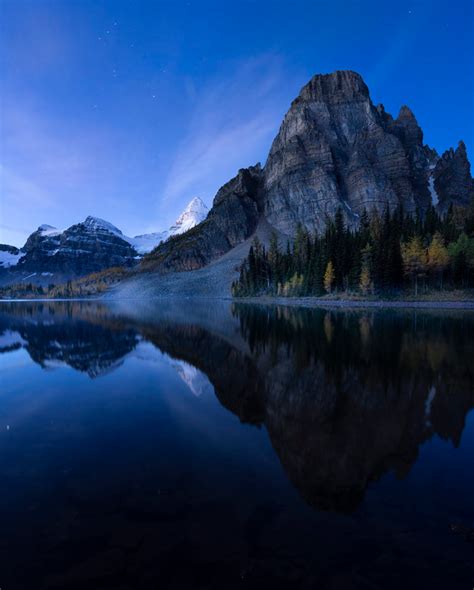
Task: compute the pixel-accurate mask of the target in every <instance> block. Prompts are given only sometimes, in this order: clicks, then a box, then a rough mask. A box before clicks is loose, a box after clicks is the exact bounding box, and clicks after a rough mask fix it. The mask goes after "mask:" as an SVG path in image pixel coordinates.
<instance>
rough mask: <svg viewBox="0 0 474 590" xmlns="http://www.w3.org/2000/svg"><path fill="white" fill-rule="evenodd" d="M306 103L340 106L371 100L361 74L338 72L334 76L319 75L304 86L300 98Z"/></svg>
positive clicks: (345, 71)
mask: <svg viewBox="0 0 474 590" xmlns="http://www.w3.org/2000/svg"><path fill="white" fill-rule="evenodd" d="M298 98H299V99H301V100H304V101H314V102H324V103H327V104H340V103H346V102H354V101H365V100H368V99H369V89H368V88H367V85H366V84H365V82H364V80H363V79H362V77H361V76H360V74H358V73H356V72H353V71H351V70H338V71H336V72H333V73H332V74H317V75H316V76H313V78H311V80H310V81H309V82H308V83H307V84H306V86H303V88H302V90H301V92H300V95H299V97H298Z"/></svg>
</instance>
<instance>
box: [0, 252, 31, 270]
mask: <svg viewBox="0 0 474 590" xmlns="http://www.w3.org/2000/svg"><path fill="white" fill-rule="evenodd" d="M24 255H25V253H24V252H21V251H20V250H18V249H17V248H12V249H11V250H10V249H9V250H2V249H0V268H9V267H10V266H15V265H16V263H17V262H18V261H19V260H20V258H21V257H22V256H24Z"/></svg>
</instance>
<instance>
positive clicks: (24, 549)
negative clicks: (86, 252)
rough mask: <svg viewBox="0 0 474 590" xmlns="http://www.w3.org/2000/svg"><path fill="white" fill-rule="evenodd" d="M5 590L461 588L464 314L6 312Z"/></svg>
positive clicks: (469, 530)
mask: <svg viewBox="0 0 474 590" xmlns="http://www.w3.org/2000/svg"><path fill="white" fill-rule="evenodd" d="M0 334H1V336H0V353H1V354H0V371H1V374H0V379H1V392H0V395H1V396H0V482H1V494H0V527H1V529H0V532H1V534H0V588H2V590H16V589H21V590H23V589H25V590H26V589H27V590H29V589H35V590H38V589H39V590H42V589H43V588H57V589H64V588H77V589H79V588H80V589H88V590H96V589H97V590H100V589H114V590H125V589H135V588H139V589H141V588H147V589H148V588H150V589H155V588H159V589H166V588H170V589H181V588H183V589H194V588H215V589H219V590H221V589H224V590H225V589H233V588H259V589H262V588H304V589H307V588H317V589H339V588H341V589H351V588H357V589H358V588H361V589H374V588H383V589H384V590H385V589H392V588H393V589H395V588H397V589H400V588H429V589H433V588H443V589H444V588H460V589H462V588H466V589H469V590H470V589H471V588H472V587H473V586H474V493H473V490H474V469H473V456H474V412H472V411H471V410H472V409H473V408H474V314H472V313H471V314H470V313H467V312H465V313H462V312H446V313H443V312H441V313H440V312H436V313H435V312H420V311H407V312H400V311H397V312H395V311H391V312H388V311H385V312H384V311H375V312H372V311H368V312H363V311H358V312H350V311H338V312H328V311H323V310H304V309H303V310H297V309H291V308H277V307H272V308H270V307H269V308H266V307H255V306H250V305H244V304H242V305H227V304H216V303H215V302H212V303H194V304H191V303H186V304H185V303H182V302H174V303H166V302H161V303H159V304H158V303H157V304H155V305H152V304H149V305H145V304H138V303H133V304H132V303H130V304H128V306H127V305H126V304H121V305H119V304H115V305H114V306H113V307H110V306H109V307H106V306H105V305H102V304H95V303H90V304H88V303H44V304H42V303H36V304H34V303H15V304H7V303H3V304H1V305H0Z"/></svg>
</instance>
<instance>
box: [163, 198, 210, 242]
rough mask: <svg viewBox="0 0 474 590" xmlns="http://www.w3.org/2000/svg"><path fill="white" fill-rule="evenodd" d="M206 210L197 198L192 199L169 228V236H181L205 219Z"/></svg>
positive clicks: (201, 201) (204, 205) (202, 202)
mask: <svg viewBox="0 0 474 590" xmlns="http://www.w3.org/2000/svg"><path fill="white" fill-rule="evenodd" d="M208 211H209V210H208V208H207V206H206V204H205V203H204V201H203V200H202V199H200V198H199V197H194V199H192V201H191V202H190V203H189V204H188V206H187V207H186V209H185V210H184V211H183V212H182V213H181V215H180V216H179V217H178V219H177V220H176V222H175V224H174V225H173V226H172V227H171V228H170V235H176V234H182V233H184V232H185V231H188V230H190V229H191V228H193V227H194V226H195V225H198V224H199V223H201V221H204V219H206V217H207V214H208Z"/></svg>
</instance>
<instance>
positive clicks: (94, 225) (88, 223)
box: [83, 215, 123, 236]
mask: <svg viewBox="0 0 474 590" xmlns="http://www.w3.org/2000/svg"><path fill="white" fill-rule="evenodd" d="M83 225H84V227H86V228H88V229H89V230H92V231H108V232H110V233H113V234H118V235H120V236H121V235H123V234H122V232H121V230H119V228H118V227H115V225H113V224H112V223H110V222H109V221H106V220H105V219H101V218H100V217H93V216H92V215H88V216H87V217H86V219H85V220H84V221H83Z"/></svg>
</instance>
